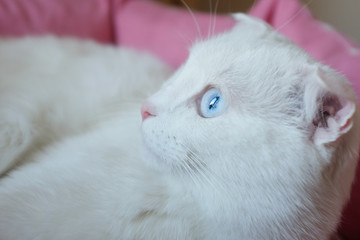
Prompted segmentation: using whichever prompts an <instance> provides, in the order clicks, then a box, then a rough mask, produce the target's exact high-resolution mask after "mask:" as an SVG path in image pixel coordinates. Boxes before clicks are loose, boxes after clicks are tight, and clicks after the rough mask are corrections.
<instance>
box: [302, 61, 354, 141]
mask: <svg viewBox="0 0 360 240" xmlns="http://www.w3.org/2000/svg"><path fill="white" fill-rule="evenodd" d="M306 78H308V79H305V81H306V82H307V84H306V87H305V92H304V101H305V108H306V116H307V122H308V123H310V125H312V129H313V132H312V140H313V141H314V143H315V144H316V145H323V144H328V143H333V142H336V141H337V140H339V139H341V137H342V136H343V135H344V134H346V133H347V132H349V130H350V129H351V128H352V127H353V124H354V121H355V112H356V97H355V93H354V92H353V90H352V89H351V86H350V84H349V83H348V82H347V80H346V79H345V78H344V77H343V76H342V75H341V74H339V73H337V72H335V71H334V70H332V69H330V68H327V67H322V66H321V67H320V66H316V67H313V68H312V69H311V70H310V73H309V74H308V76H307V77H306Z"/></svg>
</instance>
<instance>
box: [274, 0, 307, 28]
mask: <svg viewBox="0 0 360 240" xmlns="http://www.w3.org/2000/svg"><path fill="white" fill-rule="evenodd" d="M313 2H314V0H309V1H308V2H307V3H305V4H304V5H303V6H302V7H301V8H300V9H299V10H298V11H297V12H296V13H295V14H294V15H293V16H292V17H291V18H289V19H288V20H287V21H286V22H284V23H283V24H281V25H280V26H279V27H277V28H276V29H275V30H276V31H280V30H281V29H283V28H284V27H286V26H287V25H288V24H289V23H291V22H292V21H293V20H294V19H295V18H296V17H297V16H299V15H300V14H301V13H302V12H303V11H305V10H306V9H307V8H308V7H309V6H310V5H311V4H312V3H313Z"/></svg>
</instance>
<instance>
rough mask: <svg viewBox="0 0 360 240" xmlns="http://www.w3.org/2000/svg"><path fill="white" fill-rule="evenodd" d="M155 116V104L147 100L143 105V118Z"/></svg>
mask: <svg viewBox="0 0 360 240" xmlns="http://www.w3.org/2000/svg"><path fill="white" fill-rule="evenodd" d="M154 116H156V115H155V113H154V106H153V105H152V104H151V103H149V102H145V103H144V104H143V105H142V106H141V117H142V120H143V121H145V119H147V118H148V117H154Z"/></svg>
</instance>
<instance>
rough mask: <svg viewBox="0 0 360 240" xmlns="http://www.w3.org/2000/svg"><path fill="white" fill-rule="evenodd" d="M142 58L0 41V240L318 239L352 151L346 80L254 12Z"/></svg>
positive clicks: (87, 47)
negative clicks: (171, 53) (175, 56)
mask: <svg viewBox="0 0 360 240" xmlns="http://www.w3.org/2000/svg"><path fill="white" fill-rule="evenodd" d="M237 17H238V19H239V23H238V24H237V26H235V27H234V29H233V30H231V31H230V32H227V33H224V34H221V35H219V36H217V37H214V38H212V39H209V40H205V41H202V42H199V43H197V44H195V46H193V47H192V49H191V53H190V57H189V59H188V60H187V62H186V63H185V64H184V65H183V66H182V67H181V68H180V69H179V70H178V71H176V72H175V73H174V74H173V75H172V76H171V77H170V79H169V80H168V81H166V82H165V83H164V84H163V86H162V87H161V88H160V90H159V91H158V92H157V93H155V94H154V95H152V96H151V97H150V98H149V99H148V100H147V101H146V102H145V103H144V105H143V107H142V117H143V121H141V117H140V113H139V109H140V104H141V102H142V101H143V99H144V98H145V96H147V95H148V93H150V92H152V91H154V89H156V88H157V87H158V86H159V85H160V84H161V83H162V82H163V81H164V80H165V79H166V78H167V77H168V76H169V74H170V70H169V69H168V68H167V67H166V66H163V65H162V64H161V63H160V62H159V61H157V60H155V59H153V58H152V57H150V56H147V55H142V54H138V53H135V52H132V51H130V50H125V49H115V48H112V47H105V46H99V45H97V44H95V43H89V42H80V41H75V40H64V39H63V40H59V39H55V38H29V39H23V40H2V41H1V43H0V76H1V78H0V91H1V93H0V149H1V150H0V170H1V173H2V178H1V179H0V239H1V240H13V239H16V240H28V239H46V240H48V239H59V240H60V239H61V240H63V239H67V240H68V239H74V240H79V239H84V240H85V239H86V240H90V239H107V240H111V239H114V240H115V239H116V240H117V239H246V240H248V239H317V240H319V239H328V238H329V237H330V235H331V234H332V233H333V232H334V231H335V230H336V227H337V224H338V222H339V219H340V216H341V210H342V207H343V206H344V204H345V203H346V201H347V200H348V198H349V192H350V187H351V184H352V181H353V178H354V171H355V167H356V163H357V156H358V146H359V134H358V133H359V117H358V111H357V107H356V97H355V94H354V92H353V91H352V90H351V88H350V86H349V84H348V82H347V81H346V80H345V79H344V78H343V77H342V76H341V75H340V74H338V73H336V72H335V71H333V70H331V69H330V68H328V67H326V66H323V65H321V64H320V63H318V62H315V61H314V60H313V59H312V58H310V57H309V56H308V55H307V54H305V53H304V52H303V51H302V50H300V49H299V48H298V47H296V46H294V45H293V44H292V43H291V42H290V41H288V40H286V39H285V38H284V37H282V36H280V35H279V34H277V33H276V32H275V31H274V30H272V29H270V27H268V26H267V25H266V24H264V23H263V22H261V21H260V20H256V19H253V18H250V17H247V16H245V15H238V16H237Z"/></svg>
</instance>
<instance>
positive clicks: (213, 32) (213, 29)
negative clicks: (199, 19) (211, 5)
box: [212, 0, 219, 36]
mask: <svg viewBox="0 0 360 240" xmlns="http://www.w3.org/2000/svg"><path fill="white" fill-rule="evenodd" d="M218 7H219V0H216V3H215V9H214V15H213V16H214V20H213V26H212V35H213V36H214V35H215V28H216V15H217V9H218Z"/></svg>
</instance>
